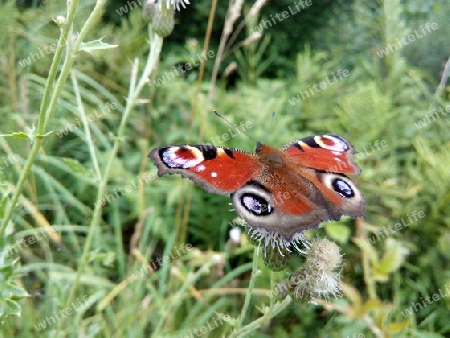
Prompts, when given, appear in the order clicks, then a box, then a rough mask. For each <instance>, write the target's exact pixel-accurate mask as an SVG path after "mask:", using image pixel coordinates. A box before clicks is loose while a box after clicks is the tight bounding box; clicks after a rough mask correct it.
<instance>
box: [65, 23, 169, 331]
mask: <svg viewBox="0 0 450 338" xmlns="http://www.w3.org/2000/svg"><path fill="white" fill-rule="evenodd" d="M149 36H150V41H151V47H150V53H149V56H148V59H147V64H146V66H145V69H144V71H143V73H142V76H141V78H140V80H139V83H138V85H137V86H135V78H136V74H137V72H138V62H137V61H136V62H135V65H134V68H133V71H132V79H131V82H130V93H129V96H128V98H127V105H126V107H125V111H124V113H123V115H122V120H121V122H120V125H119V129H118V132H117V136H116V139H115V141H114V145H113V148H112V150H111V151H110V153H109V158H108V162H107V164H106V167H105V171H104V174H103V178H102V180H101V182H100V184H99V188H98V193H97V203H95V208H94V213H93V216H92V220H91V223H90V225H89V233H88V236H87V238H86V242H85V244H84V249H83V254H82V256H81V258H80V260H79V264H78V269H77V275H76V277H75V280H74V282H73V284H72V288H71V289H70V291H69V296H68V297H67V300H66V302H65V306H64V307H63V308H68V307H69V305H70V304H71V302H72V301H73V298H74V296H75V291H76V289H77V287H78V284H79V282H80V278H81V274H82V272H83V270H84V267H85V265H86V262H87V261H88V259H89V251H90V247H91V242H92V239H93V237H94V234H95V230H96V229H97V226H98V225H99V223H100V219H101V210H102V205H101V203H98V202H99V201H101V199H102V198H103V196H104V195H105V192H106V186H107V183H108V179H109V174H110V171H111V168H112V164H113V161H114V159H115V157H116V155H117V151H118V150H119V146H120V143H121V141H122V138H123V136H124V133H125V127H126V124H127V121H128V117H129V115H130V113H131V111H132V109H133V107H134V106H135V105H136V104H137V101H138V98H139V95H140V93H141V91H142V89H143V88H144V86H145V84H146V83H147V82H148V78H149V76H150V74H151V72H152V71H153V70H154V69H155V66H156V65H157V62H158V59H159V54H160V52H161V49H162V43H163V39H162V38H161V37H160V36H159V35H158V34H156V33H153V32H152V31H151V27H150V26H149ZM63 322H64V321H63V320H61V321H59V325H58V331H61V327H62V325H63Z"/></svg>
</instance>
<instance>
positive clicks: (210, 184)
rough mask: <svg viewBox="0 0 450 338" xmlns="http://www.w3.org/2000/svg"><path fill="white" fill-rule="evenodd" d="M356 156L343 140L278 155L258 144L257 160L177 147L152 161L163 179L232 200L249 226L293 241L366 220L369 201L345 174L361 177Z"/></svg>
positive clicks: (326, 138) (305, 144)
mask: <svg viewBox="0 0 450 338" xmlns="http://www.w3.org/2000/svg"><path fill="white" fill-rule="evenodd" d="M354 153H355V150H354V148H353V146H352V145H351V144H350V142H348V141H347V140H346V139H345V138H343V137H342V136H337V135H316V136H309V137H305V138H302V139H300V140H297V141H294V142H292V143H289V144H286V145H284V146H283V147H281V148H280V149H275V148H272V147H270V146H267V145H265V144H262V143H259V142H257V146H256V154H252V153H249V152H246V151H242V150H239V149H230V148H222V147H215V146H212V145H173V146H166V147H161V148H155V149H153V150H152V151H151V152H150V153H149V154H148V157H149V158H151V159H153V160H154V162H155V164H156V166H157V167H158V176H162V175H164V174H180V175H181V176H183V177H187V178H189V179H191V180H192V181H194V182H195V183H197V184H199V185H201V186H202V187H203V188H204V189H205V190H206V191H207V192H210V193H215V194H231V201H232V204H233V206H234V208H235V210H236V212H237V214H238V215H239V216H240V217H241V218H243V219H244V220H245V221H246V222H247V223H248V224H249V225H250V226H253V227H261V228H263V229H265V230H266V231H268V232H271V231H275V232H278V233H280V234H281V235H282V236H283V237H284V238H286V239H287V240H290V239H292V238H293V237H294V235H295V234H296V233H299V232H302V231H303V230H308V229H313V228H316V227H317V226H318V225H319V223H321V222H324V221H327V220H339V219H340V218H341V216H342V215H348V216H351V217H353V218H355V217H363V216H364V197H363V195H362V193H361V192H360V191H359V190H358V188H357V187H356V185H355V184H354V183H353V182H352V181H351V180H350V179H349V178H348V177H347V176H345V175H344V174H359V173H360V171H361V170H360V169H359V167H358V166H357V165H356V164H355V162H354V157H353V155H354Z"/></svg>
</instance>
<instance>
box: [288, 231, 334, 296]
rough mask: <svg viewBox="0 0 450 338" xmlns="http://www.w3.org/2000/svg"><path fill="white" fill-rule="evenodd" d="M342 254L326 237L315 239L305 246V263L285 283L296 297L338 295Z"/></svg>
mask: <svg viewBox="0 0 450 338" xmlns="http://www.w3.org/2000/svg"><path fill="white" fill-rule="evenodd" d="M341 263H342V255H341V253H340V251H339V247H338V246H337V245H336V244H334V243H333V242H331V241H329V240H328V239H325V238H324V239H316V240H314V241H312V243H311V246H310V247H308V248H307V253H306V264H305V265H304V266H303V267H302V268H301V269H300V270H298V271H296V272H294V273H293V274H292V275H291V276H290V277H289V279H288V281H287V285H288V288H289V290H290V292H291V293H292V294H293V296H294V297H295V298H296V299H309V298H311V297H317V298H329V296H330V295H332V296H338V295H340V283H341V275H340V273H341Z"/></svg>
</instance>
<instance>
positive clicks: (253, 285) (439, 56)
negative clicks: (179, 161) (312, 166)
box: [0, 0, 450, 337]
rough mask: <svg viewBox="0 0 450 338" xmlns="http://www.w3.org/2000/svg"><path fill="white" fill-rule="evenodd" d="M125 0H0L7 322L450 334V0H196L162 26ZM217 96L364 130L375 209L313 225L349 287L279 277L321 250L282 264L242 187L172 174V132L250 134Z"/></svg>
mask: <svg viewBox="0 0 450 338" xmlns="http://www.w3.org/2000/svg"><path fill="white" fill-rule="evenodd" d="M142 2H143V1H142ZM191 2H194V1H191ZM130 3H131V1H129V2H120V1H117V0H116V1H111V2H108V3H105V1H93V0H91V1H84V2H80V1H79V0H72V1H71V2H69V6H70V8H66V7H65V6H66V2H59V1H55V2H52V1H49V2H42V3H41V2H39V1H32V2H31V4H27V2H26V1H20V2H18V4H16V2H15V1H6V2H2V4H1V5H0V6H1V8H0V28H1V30H0V45H1V47H2V48H0V72H1V75H2V76H1V77H0V102H1V105H0V114H1V117H2V124H1V127H0V134H1V135H2V137H0V250H2V251H1V254H0V269H1V271H0V276H1V278H0V289H1V290H2V292H1V298H0V308H1V311H0V316H1V317H2V318H1V325H0V332H1V334H2V336H4V337H31V336H38V337H40V336H42V337H66V336H70V337H78V336H83V337H149V336H152V337H199V336H204V337H219V336H225V337H229V336H230V337H372V336H377V337H446V336H448V335H449V334H450V324H449V321H448V313H449V310H450V297H448V296H449V295H450V269H449V266H450V252H449V250H448V247H447V245H448V243H447V242H448V241H450V207H449V206H448V205H449V202H450V184H449V182H450V170H449V169H448V166H449V163H450V160H449V158H450V151H449V149H450V134H449V132H448V131H449V127H450V102H449V91H448V87H447V79H448V77H449V74H450V61H447V59H448V58H449V57H450V45H449V44H448V43H447V41H448V32H449V27H448V26H449V23H448V15H449V14H450V5H449V4H447V2H446V1H444V0H441V1H433V2H431V1H408V3H407V4H404V3H402V2H401V1H399V0H392V1H380V2H373V1H369V0H360V1H358V0H355V1H353V2H351V3H347V2H344V1H325V0H323V1H320V2H319V1H317V2H316V1H312V2H311V5H305V7H304V8H302V7H301V5H300V2H299V1H296V2H295V3H294V2H288V1H279V2H276V3H266V4H265V5H264V6H263V7H262V8H261V9H258V10H257V11H253V10H254V8H253V7H252V6H253V5H254V4H253V3H252V2H247V3H245V5H244V6H242V8H241V7H236V9H235V10H234V11H233V13H235V14H236V17H235V19H236V21H234V20H232V19H231V18H230V16H229V15H227V12H228V11H229V8H228V7H227V4H225V3H216V2H215V1H213V2H209V1H197V2H195V3H193V4H192V5H186V9H183V6H181V8H180V11H177V12H176V14H175V26H174V30H173V32H172V33H171V34H169V35H168V36H166V37H161V36H160V35H161V34H162V32H163V31H167V27H166V26H167V19H164V20H163V22H158V20H159V19H158V18H159V17H153V19H152V20H153V21H152V24H150V25H149V22H148V18H149V17H150V16H152V14H151V13H153V12H151V11H150V12H148V13H147V16H146V19H147V21H146V20H145V19H144V18H143V14H142V9H141V7H140V6H139V5H138V3H139V2H138V1H136V2H134V3H135V4H136V8H133V9H131V7H130ZM302 3H307V2H306V1H303V2H302ZM295 4H297V6H300V7H299V8H301V10H299V11H297V12H295V10H294V11H293V12H295V13H291V14H289V15H287V17H286V18H284V19H283V20H280V19H277V16H276V15H277V14H279V15H281V13H282V12H283V11H285V10H287V9H288V7H289V6H294V5H295ZM19 5H20V6H19ZM216 6H217V7H216ZM120 8H122V9H123V8H127V11H128V12H127V13H125V12H123V11H122V14H123V15H119V13H121V12H120ZM252 8H253V10H252ZM288 11H289V10H288ZM238 14H239V15H238ZM251 14H255V15H251ZM158 15H159V14H158ZM279 17H280V16H278V18H279ZM265 20H266V21H267V20H272V23H273V25H272V27H270V26H268V25H266V26H267V27H266V28H264V29H263V28H262V27H264V21H265ZM241 22H245V24H244V23H242V24H241ZM240 25H242V27H241V26H240ZM149 27H150V29H149ZM224 27H231V28H230V31H229V32H228V33H223V30H224ZM239 27H241V28H242V29H241V30H240V31H239V29H238V28H239ZM234 32H236V39H235V40H234V41H232V42H229V41H230V38H231V37H233V36H234ZM254 32H262V35H261V37H259V38H258V37H257V36H255V35H253V38H251V39H250V40H246V39H247V38H248V37H251V36H252V33H254ZM158 33H159V34H158ZM166 33H168V32H166ZM233 39H234V38H233ZM243 41H244V43H241V42H243ZM227 42H228V43H227ZM162 43H163V44H162ZM161 44H162V45H161ZM203 51H204V52H203ZM449 60H450V59H449ZM187 63H189V64H190V65H191V66H192V69H188V71H186V64H187ZM180 65H181V68H180V67H179V66H180ZM342 74H344V75H342ZM327 79H328V80H327ZM324 81H328V82H327V83H328V84H327V85H326V86H325V88H321V89H320V90H317V89H315V88H320V86H319V87H317V86H318V85H320V83H321V82H324ZM213 110H217V111H219V112H220V113H221V114H222V115H224V116H225V117H226V118H228V119H229V120H231V121H232V122H233V123H235V124H237V125H240V124H241V123H244V124H245V123H250V124H251V127H247V128H246V132H247V133H248V134H249V135H251V137H252V138H255V139H257V140H262V141H264V142H267V143H268V144H270V145H273V146H276V147H278V146H281V145H283V144H286V143H289V142H291V141H293V140H295V139H298V138H301V137H305V136H309V135H316V134H323V133H327V134H338V135H343V136H345V137H346V138H347V139H349V140H351V142H352V144H353V145H354V147H355V148H356V149H357V150H358V151H359V153H358V154H356V159H357V163H358V165H359V166H360V167H361V168H362V174H361V175H360V176H357V177H353V178H352V179H353V180H354V181H355V182H356V183H357V185H358V187H359V188H360V189H361V191H362V192H363V193H364V196H365V199H366V214H367V215H366V218H364V219H357V220H353V219H350V218H348V217H344V218H342V219H341V221H339V222H329V223H324V224H323V226H322V227H321V228H320V229H318V230H315V231H307V232H306V233H305V236H306V238H308V239H309V240H314V239H316V238H328V239H330V240H331V241H334V242H335V243H336V244H337V245H338V246H339V247H340V251H341V253H342V255H343V261H342V269H341V271H340V275H341V277H340V278H341V280H342V283H343V284H342V294H341V295H338V296H337V297H334V296H333V295H330V296H329V297H324V298H321V299H319V298H318V297H314V299H313V300H314V301H315V303H312V302H308V299H297V297H296V296H298V294H290V295H285V294H283V293H282V292H278V291H277V290H279V288H277V287H276V285H277V283H279V282H282V281H283V280H287V279H288V277H289V276H290V275H292V274H293V275H295V272H296V271H309V270H308V269H307V268H305V266H306V265H305V264H308V258H305V257H304V256H303V255H300V254H298V253H292V254H291V257H290V260H289V263H288V266H287V267H286V269H284V270H283V271H280V272H274V271H271V270H270V269H269V268H268V267H267V266H266V265H265V264H264V262H263V259H262V258H261V248H260V249H259V250H255V248H258V245H256V246H255V245H254V244H255V243H254V242H253V241H250V240H249V239H247V238H246V237H245V236H244V235H242V237H241V241H240V243H239V244H236V243H233V242H232V241H231V240H230V238H229V230H230V229H231V225H236V224H241V221H240V220H239V219H236V214H235V213H234V212H230V211H229V206H228V202H229V198H228V197H226V196H219V195H213V194H208V193H206V192H204V191H203V189H202V188H201V187H198V186H196V185H194V184H193V183H192V182H190V181H188V180H186V179H181V178H180V177H178V176H164V177H161V178H159V177H156V168H155V166H154V164H153V163H152V162H151V161H150V160H149V159H148V158H147V154H148V152H149V150H150V149H152V148H155V147H159V146H163V145H169V144H186V143H193V144H197V143H205V142H208V143H213V144H216V145H220V146H225V147H235V148H239V149H243V150H248V151H253V150H254V147H255V144H254V142H253V141H252V140H250V139H249V138H247V137H245V136H243V135H242V134H238V135H237V136H234V135H236V134H237V132H236V131H232V130H231V131H230V130H229V129H230V126H229V125H228V124H226V123H224V121H223V120H221V119H219V118H217V117H216V116H215V115H214V114H213V113H212V111H213ZM272 112H276V116H275V122H274V123H273V125H272V126H271V125H270V119H271V115H272ZM250 124H247V125H248V126H250ZM225 133H228V134H229V135H232V136H230V137H226V138H225V137H221V135H224V134H225ZM241 228H242V227H241ZM242 229H244V228H242ZM149 267H150V268H149ZM302 268H304V269H303V270H301V269H302ZM311 273H313V272H311Z"/></svg>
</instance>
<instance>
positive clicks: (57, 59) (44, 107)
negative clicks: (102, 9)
mask: <svg viewBox="0 0 450 338" xmlns="http://www.w3.org/2000/svg"><path fill="white" fill-rule="evenodd" d="M79 2H80V0H74V1H73V2H72V3H71V6H70V7H69V9H68V15H67V19H66V23H65V25H64V26H63V28H62V29H61V35H60V38H59V40H58V44H57V46H56V52H55V56H54V58H53V61H52V64H51V66H50V71H49V76H48V78H47V82H46V84H45V89H44V96H43V98H42V102H41V106H40V108H39V120H38V126H37V129H36V135H38V136H39V135H43V134H44V130H45V128H44V126H45V121H46V116H49V115H50V112H49V110H50V107H48V101H49V98H50V96H51V94H52V86H53V83H54V81H55V77H56V73H57V70H58V66H59V64H60V63H61V58H62V55H63V52H64V49H65V48H66V41H67V37H68V36H69V34H70V31H71V27H72V24H73V20H74V17H75V13H76V10H77V7H78V4H79ZM61 90H62V86H61V88H59V87H58V86H56V88H55V90H54V91H53V94H55V92H57V91H58V94H59V93H60V92H61ZM41 142H42V139H41V138H40V137H35V139H34V143H33V147H32V148H31V152H30V155H29V156H28V159H27V162H26V163H25V166H24V168H23V171H22V175H21V176H20V177H19V181H18V182H17V184H16V189H15V191H14V194H13V197H12V199H11V202H10V204H9V205H8V208H7V209H6V212H5V217H4V218H3V222H2V224H1V226H0V237H3V233H4V231H5V229H6V226H7V225H8V223H9V221H10V220H11V217H12V213H13V211H14V209H15V207H16V205H17V202H18V200H19V197H20V194H21V192H22V189H23V186H24V184H25V181H26V179H27V177H28V174H29V172H30V170H31V167H32V165H33V163H34V160H35V158H36V156H37V154H38V152H39V149H40V148H41Z"/></svg>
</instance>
